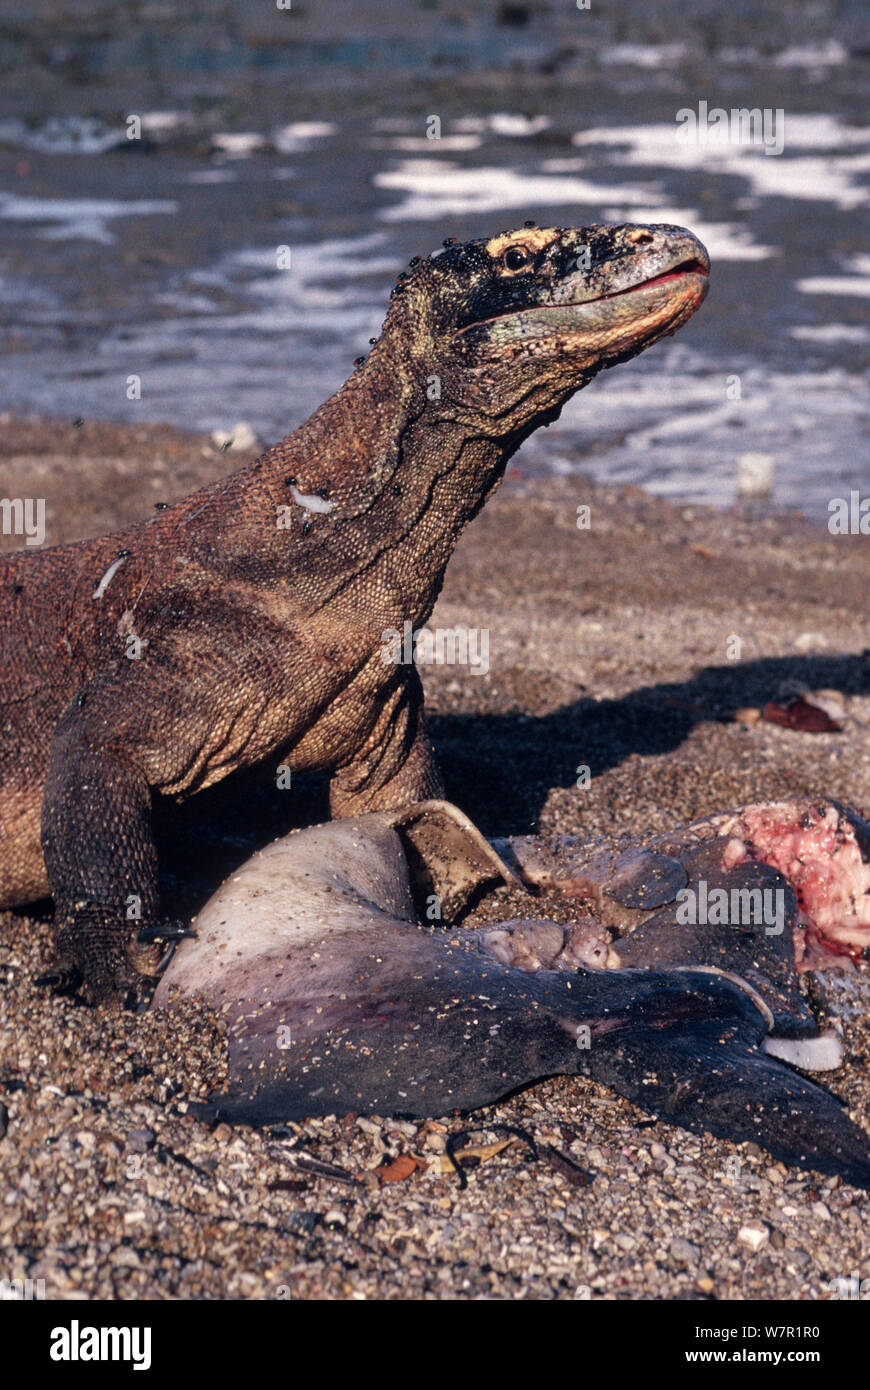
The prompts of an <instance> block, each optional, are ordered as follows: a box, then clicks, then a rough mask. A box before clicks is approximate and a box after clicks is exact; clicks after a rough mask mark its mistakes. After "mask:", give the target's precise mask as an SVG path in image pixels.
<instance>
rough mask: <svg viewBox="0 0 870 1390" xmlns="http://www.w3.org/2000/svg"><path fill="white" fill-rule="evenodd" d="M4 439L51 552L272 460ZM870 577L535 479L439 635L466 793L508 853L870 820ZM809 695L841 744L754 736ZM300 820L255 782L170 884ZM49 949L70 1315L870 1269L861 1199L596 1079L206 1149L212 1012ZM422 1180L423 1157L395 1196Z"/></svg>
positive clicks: (865, 558) (46, 1015) (317, 797)
mask: <svg viewBox="0 0 870 1390" xmlns="http://www.w3.org/2000/svg"><path fill="white" fill-rule="evenodd" d="M2 423H3V429H2V435H0V475H2V480H3V486H2V491H3V493H4V495H8V496H21V495H36V496H42V497H45V499H46V516H47V535H46V543H47V544H56V543H58V542H62V541H68V540H71V539H74V538H77V537H81V536H86V535H94V534H98V533H100V532H104V531H107V530H111V529H114V528H115V527H118V526H121V525H122V524H124V523H126V522H129V521H131V520H134V519H136V518H140V517H144V516H147V515H149V514H150V512H151V509H152V508H153V505H154V503H155V502H157V501H168V502H171V501H172V500H174V499H175V498H178V497H180V496H183V495H184V494H185V493H188V492H190V491H192V490H193V489H194V488H195V487H197V486H200V485H202V484H204V483H206V482H208V481H210V480H211V479H213V478H215V477H218V476H221V475H222V474H224V473H226V472H228V471H231V470H232V469H234V468H236V467H237V466H239V465H240V464H241V463H243V462H244V461H245V459H246V458H249V457H253V455H252V454H248V455H243V454H238V453H233V452H231V451H230V452H228V453H221V452H220V450H219V449H218V448H217V447H216V446H215V445H214V444H213V443H212V442H211V441H210V440H209V439H208V438H207V437H201V436H195V435H189V434H183V433H181V432H178V431H175V430H173V429H170V428H168V427H162V426H142V427H138V428H128V427H121V426H116V425H110V424H98V423H91V422H85V423H84V424H82V425H80V426H78V427H76V426H74V425H72V424H71V423H69V422H68V421H60V422H57V421H48V420H42V419H39V418H10V417H3V420H2ZM584 505H585V506H588V507H589V508H590V509H591V514H590V520H591V524H590V526H589V528H588V529H581V528H579V527H578V525H577V517H578V512H577V509H578V506H584ZM21 543H22V542H21V538H20V537H17V538H16V537H3V538H2V546H3V548H7V549H8V548H12V547H14V546H17V545H20V544H21ZM868 586H870V551H868V547H867V542H866V538H862V537H860V536H843V537H839V536H832V535H830V534H828V532H827V531H826V530H825V529H824V528H822V527H819V526H818V525H815V524H812V525H811V524H810V523H809V522H807V521H805V520H803V519H802V518H801V517H800V516H798V515H769V516H765V515H763V514H761V513H756V514H753V513H752V512H749V511H737V510H734V511H730V512H723V511H713V510H707V509H704V508H702V507H700V506H692V507H686V506H674V505H671V504H669V503H666V502H663V501H660V500H655V499H652V498H651V497H649V496H647V495H645V494H644V493H642V492H641V491H639V490H638V489H636V488H625V489H608V488H603V487H599V486H594V485H593V484H591V483H587V482H585V481H584V480H583V478H582V477H578V476H574V477H572V478H570V479H554V478H550V479H547V478H544V479H541V478H540V477H532V476H530V475H528V474H527V473H526V471H525V469H524V467H523V461H522V456H520V457H519V458H518V459H517V461H516V465H515V466H512V467H511V468H510V470H509V474H508V478H507V480H506V482H505V484H504V485H503V487H502V488H501V490H500V491H499V493H498V494H497V495H496V497H495V498H494V499H493V500H492V501H491V502H490V503H489V504H488V505H487V507H486V508H485V510H484V512H483V513H482V515H481V516H480V517H479V518H478V519H477V521H475V522H474V523H473V525H472V526H471V527H470V528H469V529H468V531H467V532H466V534H465V536H464V537H463V540H462V542H461V543H460V546H459V548H458V550H457V553H456V555H455V557H454V559H453V561H452V563H451V566H450V567H449V569H448V573H447V580H446V584H445V587H444V591H443V594H442V597H441V599H440V600H439V604H438V607H437V609H436V612H435V615H434V617H433V619H432V625H433V626H434V625H439V626H442V627H452V626H454V625H457V624H460V623H463V624H466V625H468V626H469V627H472V628H477V629H481V630H485V631H487V632H488V634H489V643H490V646H489V670H488V671H487V673H486V674H474V673H472V671H471V670H469V669H468V668H463V667H458V666H452V667H447V666H445V667H437V666H435V667H432V668H428V669H426V670H425V671H424V673H423V674H424V681H425V686H426V692H427V700H428V708H429V711H430V721H431V727H432V733H433V737H434V741H435V744H436V747H437V750H438V752H439V755H440V758H441V761H442V766H443V769H444V773H445V777H446V782H447V790H448V794H449V796H450V797H451V799H452V800H454V801H456V802H457V803H458V804H459V805H460V806H462V808H463V809H464V810H465V811H467V812H468V813H469V814H470V815H471V816H472V817H473V818H474V819H475V820H476V821H477V823H478V824H479V825H480V826H481V828H482V829H483V831H484V832H485V833H486V834H488V835H491V836H498V835H506V834H514V833H529V832H535V833H538V834H541V835H542V836H548V835H553V834H555V833H557V832H563V831H574V832H583V833H584V834H585V833H589V834H609V833H614V832H624V831H649V832H650V833H653V832H655V831H658V830H660V829H664V828H667V827H670V826H674V825H677V824H679V823H681V822H684V821H687V820H690V819H692V818H694V817H696V816H699V815H701V814H703V813H704V812H707V811H710V810H713V809H720V808H726V807H729V806H732V805H736V804H739V803H742V802H747V801H751V800H754V799H758V798H771V797H778V796H792V795H798V794H801V793H824V794H827V795H831V796H835V797H837V798H838V799H840V800H842V801H844V802H846V803H848V804H850V805H852V806H854V807H856V808H857V809H859V810H863V811H864V812H865V813H866V812H867V811H868V810H870V738H868V721H870V638H868V628H867V593H868ZM795 683H797V684H800V685H803V686H805V687H807V688H808V689H810V690H827V691H836V692H839V695H840V696H841V698H842V702H843V705H844V707H845V719H844V723H843V729H842V732H840V733H824V734H815V735H812V734H806V733H799V732H794V731H792V730H789V729H785V728H781V727H778V726H776V725H774V724H771V723H768V722H765V721H763V720H759V721H756V722H746V719H747V717H745V716H743V717H741V718H740V719H735V717H734V716H735V713H736V712H737V711H743V710H746V709H752V710H757V709H759V708H760V707H762V706H763V705H764V704H765V703H766V702H767V701H771V700H776V699H777V697H778V696H780V695H782V693H783V692H784V691H786V690H788V689H791V688H793V687H794V685H795ZM748 718H749V719H751V716H749V717H748ZM581 766H585V767H588V769H589V772H590V776H591V781H590V784H589V785H588V786H586V787H578V786H577V780H578V773H577V769H578V768H579V767H581ZM273 801H274V799H273V800H272V801H269V802H268V804H267V803H266V798H265V797H264V796H263V795H262V791H261V788H260V786H259V785H258V782H257V779H256V778H251V779H247V780H246V782H245V784H244V786H240V785H239V784H236V786H235V787H234V788H231V789H230V790H229V791H227V789H222V790H221V791H220V792H219V794H214V793H211V792H209V793H205V794H204V795H203V796H202V797H200V798H198V799H196V800H194V801H193V802H191V803H190V805H189V806H188V807H187V808H186V809H185V811H184V813H183V814H182V815H180V816H179V819H178V824H177V827H176V829H177V836H176V837H175V838H176V851H175V861H174V864H173V866H171V871H172V872H173V873H175V874H176V875H179V879H178V881H179V882H180V874H181V868H180V866H181V865H184V864H186V865H187V866H188V873H187V878H186V881H185V885H183V887H184V888H185V891H187V892H188V893H189V897H190V901H191V903H192V904H193V905H195V902H196V901H197V900H201V897H202V895H203V893H205V892H206V891H208V889H209V888H210V887H211V886H213V884H214V883H215V882H216V881H217V879H218V878H219V873H220V872H224V873H225V872H226V865H227V863H228V862H229V861H234V862H240V860H241V859H243V858H244V857H246V855H247V854H248V853H250V852H251V850H252V849H253V848H254V847H255V846H256V845H257V844H260V843H263V842H264V841H265V840H267V839H269V838H271V837H273V836H274V835H276V834H278V833H281V832H283V831H284V830H286V829H289V828H290V826H291V825H296V824H306V823H312V822H314V821H316V820H318V819H321V818H323V814H324V786H323V783H322V781H321V780H320V779H317V778H311V779H309V780H308V781H306V782H305V783H304V785H303V784H302V779H300V791H299V794H298V796H294V800H293V806H292V809H291V810H290V811H289V812H286V811H285V812H284V815H285V818H284V819H283V820H282V821H281V822H280V823H279V822H278V820H277V819H276V812H275V810H274V806H273ZM190 865H194V867H193V868H192V869H190ZM516 897H517V895H516V894H514V895H511V894H509V893H508V892H507V890H499V891H498V892H496V893H493V894H492V895H490V898H489V899H487V900H486V901H485V902H484V903H483V904H482V905H481V907H480V909H479V913H478V919H479V918H490V919H493V918H495V917H496V916H498V915H499V914H503V915H507V916H510V915H514V913H513V908H514V907H515V906H516V901H515V900H516ZM530 905H531V900H527V902H526V906H527V907H528V906H530ZM506 908H507V909H509V910H508V911H505V909H506ZM540 910H541V904H540V903H539V904H538V905H537V907H536V908H533V911H540ZM49 942H50V924H49V920H48V915H47V911H46V912H41V913H40V914H38V915H37V916H35V917H32V918H26V917H23V916H19V915H14V914H11V913H6V914H3V915H2V917H0V1058H2V1062H0V1100H2V1102H3V1104H4V1106H5V1111H0V1116H2V1115H4V1114H5V1116H6V1119H5V1122H4V1124H2V1125H0V1130H2V1129H4V1128H5V1134H4V1135H3V1137H2V1139H0V1188H2V1194H3V1195H2V1201H0V1268H2V1269H3V1270H6V1271H9V1273H10V1275H11V1276H12V1277H29V1278H32V1279H43V1280H44V1281H45V1291H46V1294H47V1296H48V1297H50V1298H81V1297H86V1298H97V1299H105V1298H122V1299H131V1298H185V1299H187V1298H230V1299H275V1298H291V1299H312V1298H323V1297H327V1298H332V1299H376V1298H386V1299H413V1298H440V1299H444V1298H459V1299H476V1298H495V1299H551V1298H559V1299H585V1298H593V1299H602V1298H605V1299H614V1298H615V1299H693V1298H699V1299H704V1298H708V1299H744V1298H745V1299H751V1298H754V1299H774V1298H784V1299H789V1300H795V1299H810V1300H812V1299H824V1298H830V1297H831V1296H832V1281H833V1280H836V1279H838V1278H844V1277H848V1276H849V1275H850V1274H851V1272H852V1271H854V1270H858V1271H859V1272H860V1273H861V1275H862V1277H864V1276H866V1275H867V1274H868V1273H870V1271H868V1270H867V1268H866V1250H867V1246H868V1236H870V1200H868V1196H867V1194H865V1193H861V1192H857V1191H855V1190H853V1189H851V1188H849V1187H845V1186H843V1185H841V1184H839V1183H838V1182H837V1180H834V1179H824V1178H817V1179H815V1180H814V1178H813V1176H812V1175H811V1174H809V1173H804V1172H800V1171H798V1170H794V1169H787V1168H785V1167H784V1166H783V1165H781V1164H776V1163H774V1162H773V1161H772V1160H771V1159H770V1157H769V1155H767V1154H765V1153H764V1151H762V1150H761V1149H759V1148H758V1147H757V1146H755V1145H752V1144H750V1145H743V1146H735V1145H732V1144H729V1143H727V1142H726V1141H724V1140H716V1139H713V1138H710V1137H701V1136H693V1135H689V1134H687V1133H685V1132H683V1131H681V1130H677V1129H674V1128H673V1127H670V1126H668V1125H667V1124H666V1123H664V1122H663V1121H660V1120H653V1119H652V1117H650V1116H648V1115H645V1114H643V1113H642V1112H640V1111H638V1110H637V1109H635V1108H634V1107H632V1106H631V1105H629V1104H628V1103H627V1102H625V1101H623V1100H621V1099H619V1098H617V1097H615V1096H614V1095H613V1094H612V1093H610V1092H608V1091H606V1090H604V1089H602V1088H600V1087H597V1086H595V1085H594V1084H592V1083H589V1082H584V1081H578V1080H574V1079H557V1080H551V1081H544V1082H542V1083H540V1084H538V1085H536V1086H533V1087H531V1088H530V1089H529V1090H527V1091H525V1092H524V1093H523V1094H521V1095H519V1096H515V1097H512V1098H511V1099H509V1100H507V1101H505V1102H504V1103H502V1104H500V1105H498V1106H494V1107H491V1108H490V1109H489V1110H487V1111H486V1112H480V1113H478V1114H477V1115H475V1116H473V1117H470V1118H469V1117H458V1116H450V1115H448V1116H442V1117H438V1118H437V1119H436V1120H433V1121H427V1122H426V1123H422V1124H418V1123H407V1122H406V1123H397V1122H393V1121H391V1120H390V1119H389V1118H387V1117H384V1118H383V1119H381V1118H379V1117H374V1118H363V1119H360V1118H357V1117H356V1116H347V1117H338V1118H335V1119H327V1120H323V1121H311V1122H309V1123H308V1124H306V1125H304V1126H301V1127H296V1128H295V1129H287V1130H286V1131H280V1130H279V1131H277V1132H275V1133H268V1132H267V1133H258V1132H255V1131H252V1130H250V1129H247V1128H245V1127H238V1128H230V1127H229V1126H227V1125H225V1124H221V1125H219V1126H218V1127H217V1128H216V1129H214V1130H212V1131H209V1130H208V1129H206V1128H205V1127H204V1126H202V1125H201V1124H199V1123H198V1122H196V1121H194V1120H193V1119H192V1118H190V1117H189V1116H188V1115H187V1114H186V1108H187V1104H188V1102H189V1101H190V1100H193V1099H196V1098H198V1097H202V1096H204V1095H205V1094H206V1093H207V1092H208V1090H209V1088H210V1087H212V1086H215V1085H219V1084H220V1078H221V1072H222V1067H223V1064H224V1054H223V1039H222V1037H221V1034H220V1031H219V1029H218V1027H217V1025H216V1023H215V1021H214V1019H213V1018H212V1017H210V1016H209V1015H208V1013H207V1012H206V1010H205V1009H202V1010H197V1009H186V1010H184V1011H182V1012H180V1013H179V1014H178V1015H177V1016H173V1017H172V1018H168V1017H155V1016H151V1015H146V1016H144V1017H135V1016H133V1015H130V1014H120V1015H118V1014H108V1013H106V1012H104V1011H103V1010H88V1009H85V1008H80V1007H76V1006H74V1005H73V1004H72V1003H70V1002H69V1001H68V1000H63V999H58V998H51V997H47V996H46V995H45V993H44V992H42V991H40V990H37V989H35V988H34V986H33V979H34V976H35V975H37V974H38V973H39V969H40V966H41V964H42V962H43V961H44V959H45V957H46V953H47V950H48V946H49ZM867 1042H868V1029H867V1026H866V1023H865V1022H864V1021H862V1020H861V1019H860V1018H858V1019H852V1020H851V1021H847V1023H846V1045H847V1057H846V1062H845V1065H844V1066H843V1067H842V1068H841V1069H840V1070H839V1071H838V1072H835V1073H833V1074H832V1075H831V1076H830V1077H829V1078H827V1079H826V1084H828V1085H829V1086H830V1087H831V1089H833V1090H835V1091H836V1092H837V1094H838V1095H840V1096H841V1097H842V1098H843V1100H844V1101H845V1102H846V1103H847V1104H848V1105H849V1107H850V1109H851V1112H852V1114H853V1116H854V1118H856V1119H857V1120H858V1121H859V1122H860V1123H863V1124H864V1125H865V1126H866V1125H870V1087H868V1083H867V1073H866V1064H867ZM493 1123H497V1124H500V1125H510V1126H514V1127H517V1128H520V1129H522V1130H524V1131H526V1132H527V1133H528V1134H529V1135H530V1136H531V1137H532V1138H533V1139H534V1140H535V1141H536V1143H537V1144H538V1146H539V1158H538V1161H537V1162H532V1161H530V1156H529V1150H528V1147H527V1145H525V1144H524V1143H523V1142H521V1141H519V1140H515V1141H513V1142H510V1143H509V1144H508V1146H507V1147H505V1148H503V1149H502V1150H501V1151H500V1152H495V1153H489V1151H488V1150H487V1149H486V1148H484V1149H483V1150H482V1155H483V1156H482V1157H480V1156H478V1162H477V1164H476V1166H470V1167H469V1168H468V1170H467V1178H468V1185H467V1187H466V1188H465V1189H464V1190H462V1189H461V1188H460V1185H459V1183H458V1181H457V1178H456V1175H455V1173H453V1172H442V1171H441V1169H442V1162H441V1160H442V1155H443V1151H444V1147H445V1143H446V1138H447V1136H448V1135H449V1133H450V1132H452V1131H458V1130H467V1129H469V1128H475V1129H476V1130H477V1129H480V1130H482V1133H479V1134H478V1133H476V1134H475V1136H474V1138H473V1139H469V1141H468V1143H469V1146H471V1145H473V1144H474V1143H475V1141H477V1142H480V1143H483V1144H484V1145H487V1144H489V1145H492V1144H493V1143H494V1142H497V1141H499V1140H500V1139H503V1138H504V1137H505V1136H504V1135H501V1134H499V1133H493V1132H489V1133H488V1132H487V1125H488V1124H493ZM548 1149H555V1150H557V1151H558V1152H559V1153H560V1154H562V1155H564V1156H565V1158H567V1159H568V1160H570V1163H565V1162H564V1161H563V1162H562V1163H561V1164H560V1162H559V1160H558V1159H557V1158H556V1159H554V1158H553V1156H552V1154H549V1153H548V1152H546V1153H545V1151H548ZM300 1154H302V1155H303V1157H302V1158H301V1159H300V1157H299V1155H300ZM400 1155H410V1156H411V1157H412V1158H413V1159H414V1166H413V1167H412V1165H410V1164H408V1163H406V1164H403V1165H400V1166H399V1167H397V1168H394V1169H392V1170H387V1172H385V1173H382V1175H381V1176H379V1174H378V1171H377V1170H378V1169H379V1168H381V1166H382V1165H383V1163H384V1159H385V1156H395V1157H398V1156H400ZM331 1166H332V1167H331ZM336 1168H337V1169H338V1170H341V1171H340V1172H338V1171H335V1169H336ZM409 1169H410V1171H409V1173H408V1175H407V1176H400V1175H401V1174H403V1173H405V1172H406V1170H409ZM390 1176H392V1177H393V1178H396V1179H397V1180H394V1181H390V1180H387V1181H384V1180H382V1179H383V1178H384V1177H390ZM746 1228H749V1230H750V1232H754V1233H755V1234H754V1235H751V1236H747V1235H746ZM741 1233H742V1234H741ZM753 1247H754V1248H753Z"/></svg>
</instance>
